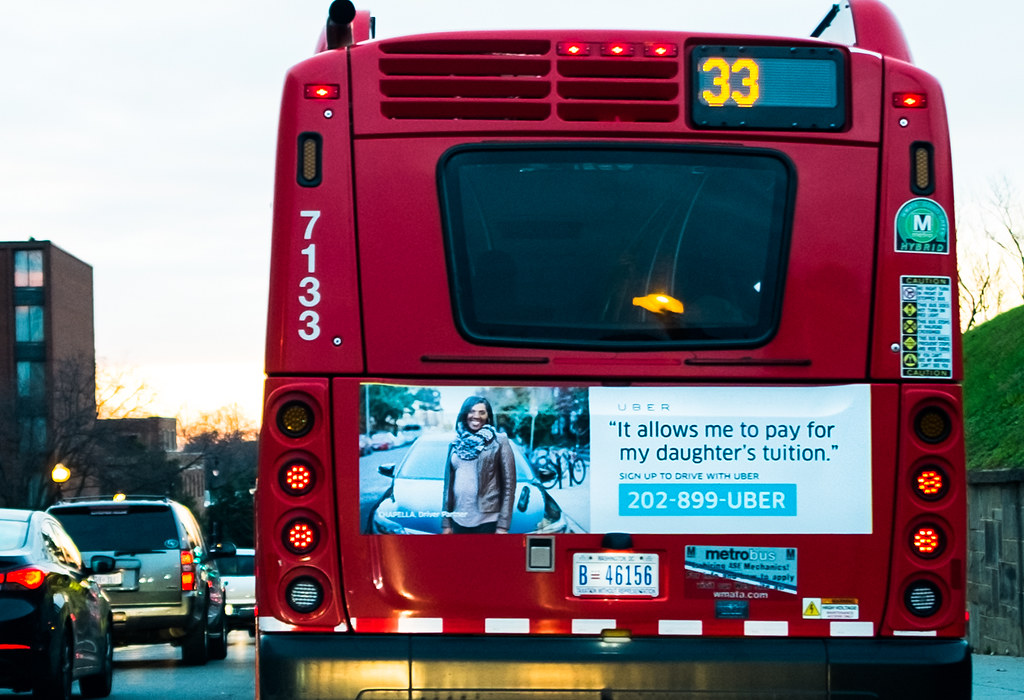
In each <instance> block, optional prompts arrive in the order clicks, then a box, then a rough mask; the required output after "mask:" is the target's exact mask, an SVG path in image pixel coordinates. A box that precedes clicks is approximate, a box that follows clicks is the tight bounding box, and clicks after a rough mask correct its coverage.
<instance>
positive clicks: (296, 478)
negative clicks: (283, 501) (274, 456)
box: [280, 461, 314, 496]
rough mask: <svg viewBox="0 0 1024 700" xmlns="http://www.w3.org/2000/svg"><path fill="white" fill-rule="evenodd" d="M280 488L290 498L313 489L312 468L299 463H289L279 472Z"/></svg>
mask: <svg viewBox="0 0 1024 700" xmlns="http://www.w3.org/2000/svg"><path fill="white" fill-rule="evenodd" d="M280 482H281V488H282V489H283V490H284V492H285V493H287V494H289V495H292V496H301V495H303V494H306V493H309V492H310V491H311V490H312V489H313V483H314V475H313V468H312V467H310V466H309V464H307V463H305V462H301V461H295V462H289V463H288V464H286V465H285V466H284V468H283V469H282V470H281V474H280Z"/></svg>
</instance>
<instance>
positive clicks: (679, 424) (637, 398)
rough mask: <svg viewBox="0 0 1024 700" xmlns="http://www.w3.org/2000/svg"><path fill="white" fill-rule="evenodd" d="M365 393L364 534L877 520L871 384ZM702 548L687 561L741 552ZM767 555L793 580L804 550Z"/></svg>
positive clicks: (716, 528) (692, 528) (828, 525)
mask: <svg viewBox="0 0 1024 700" xmlns="http://www.w3.org/2000/svg"><path fill="white" fill-rule="evenodd" d="M361 397H362V399H361V416H360V424H361V435H360V448H359V449H360V455H361V456H360V502H361V507H360V516H361V519H362V531H363V532H364V533H366V534H505V533H516V534H521V533H572V532H596V533H605V532H628V533H665V534H687V535H690V534H698V535H700V534H709V535H710V534H868V533H870V531H871V454H870V445H871V439H870V398H871V396H870V388H869V387H867V386H820V387H590V388H586V387H500V386H489V387H450V386H438V387H424V386H400V385H391V384H364V385H363V386H362V388H361ZM696 544H700V542H699V541H698V542H696ZM694 553H695V554H694V557H693V559H692V561H688V565H689V567H688V568H691V570H694V571H701V572H702V573H705V574H709V575H715V574H716V573H718V574H719V575H721V574H723V573H725V572H724V571H723V568H724V569H728V568H729V567H730V566H731V564H729V563H727V562H723V561H717V562H714V561H711V559H710V558H709V557H708V556H704V555H698V554H699V553H698V550H694ZM767 555H771V556H770V558H771V559H772V561H773V562H774V564H773V566H777V567H778V568H764V569H761V570H760V575H759V576H754V578H757V579H760V580H761V581H762V585H763V582H764V580H766V579H767V580H773V581H774V586H777V590H778V589H781V590H786V591H787V592H789V590H787V589H789V587H790V586H791V585H792V583H795V582H794V581H792V580H790V579H789V576H790V575H792V573H793V567H795V556H790V555H788V554H787V553H786V552H784V551H780V552H775V551H771V552H767ZM767 555H765V556H767ZM716 569H717V571H716ZM758 571H759V570H757V569H750V570H749V572H750V573H751V574H757V573H758ZM773 574H774V576H773ZM794 578H795V577H794Z"/></svg>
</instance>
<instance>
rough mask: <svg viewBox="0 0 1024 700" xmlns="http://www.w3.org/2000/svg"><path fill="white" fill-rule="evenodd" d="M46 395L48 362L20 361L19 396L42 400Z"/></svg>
mask: <svg viewBox="0 0 1024 700" xmlns="http://www.w3.org/2000/svg"><path fill="white" fill-rule="evenodd" d="M45 397H46V364H45V363H43V362H19V363H18V398H19V399H22V400H26V401H41V400H43V399H44V398H45Z"/></svg>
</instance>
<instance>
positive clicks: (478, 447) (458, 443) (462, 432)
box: [452, 421, 497, 462]
mask: <svg viewBox="0 0 1024 700" xmlns="http://www.w3.org/2000/svg"><path fill="white" fill-rule="evenodd" d="M455 433H456V435H457V437H456V438H455V439H454V440H452V449H453V450H455V454H457V455H458V456H459V459H463V460H466V461H467V462H468V461H470V460H474V459H476V458H477V457H479V456H480V453H481V452H483V450H484V448H485V447H487V446H488V445H489V444H491V443H492V442H494V438H495V436H496V435H497V431H496V430H495V429H494V426H493V425H485V426H484V427H482V428H480V430H478V431H477V432H475V433H474V432H472V431H471V430H469V428H467V427H466V426H464V425H463V424H462V422H461V421H460V422H459V423H457V424H456V425H455Z"/></svg>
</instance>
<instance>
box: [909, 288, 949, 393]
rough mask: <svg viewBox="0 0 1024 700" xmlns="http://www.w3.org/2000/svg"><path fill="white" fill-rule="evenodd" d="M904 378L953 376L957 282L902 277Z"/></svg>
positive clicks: (943, 377) (944, 377) (946, 377)
mask: <svg viewBox="0 0 1024 700" xmlns="http://www.w3.org/2000/svg"><path fill="white" fill-rule="evenodd" d="M900 376H903V377H908V378H911V377H913V378H929V377H935V378H940V379H950V378H952V376H953V282H952V279H951V278H949V277H923V276H911V275H903V276H901V277H900Z"/></svg>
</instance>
